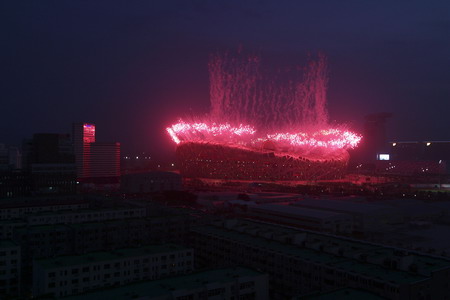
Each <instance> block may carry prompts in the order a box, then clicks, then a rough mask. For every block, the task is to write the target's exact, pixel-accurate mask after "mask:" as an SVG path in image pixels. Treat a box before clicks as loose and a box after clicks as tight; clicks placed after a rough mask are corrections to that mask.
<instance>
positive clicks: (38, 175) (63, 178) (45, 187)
mask: <svg viewBox="0 0 450 300" xmlns="http://www.w3.org/2000/svg"><path fill="white" fill-rule="evenodd" d="M23 154H24V155H23V159H24V160H23V162H24V163H23V168H24V171H25V173H26V174H27V176H28V177H29V180H30V183H31V192H32V193H33V194H73V193H75V192H76V168H75V160H74V154H73V148H72V143H71V140H70V135H69V134H58V133H36V134H34V135H33V138H32V139H27V140H25V141H24V143H23Z"/></svg>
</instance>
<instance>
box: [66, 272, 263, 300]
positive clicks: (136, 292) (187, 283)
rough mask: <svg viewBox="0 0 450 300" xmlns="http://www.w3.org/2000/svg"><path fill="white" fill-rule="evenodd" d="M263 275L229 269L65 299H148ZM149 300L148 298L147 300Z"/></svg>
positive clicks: (131, 285)
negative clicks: (239, 278)
mask: <svg viewBox="0 0 450 300" xmlns="http://www.w3.org/2000/svg"><path fill="white" fill-rule="evenodd" d="M262 275H263V273H260V272H256V271H253V270H250V269H247V268H242V267H238V268H227V269H218V270H212V271H204V272H198V273H193V274H189V275H184V276H178V277H170V278H167V279H161V280H154V281H146V282H140V283H134V284H130V285H126V286H122V287H117V288H110V289H104V290H100V291H95V292H91V293H86V294H83V295H78V296H73V297H68V298H65V299H67V300H98V299H116V300H128V299H138V298H140V297H145V296H147V297H148V298H151V299H152V298H154V297H162V296H164V295H168V296H169V295H172V293H173V292H174V291H190V290H194V289H199V288H201V287H203V286H205V285H207V284H211V283H216V282H219V283H227V282H235V281H236V278H238V277H254V276H262ZM146 299H147V298H146Z"/></svg>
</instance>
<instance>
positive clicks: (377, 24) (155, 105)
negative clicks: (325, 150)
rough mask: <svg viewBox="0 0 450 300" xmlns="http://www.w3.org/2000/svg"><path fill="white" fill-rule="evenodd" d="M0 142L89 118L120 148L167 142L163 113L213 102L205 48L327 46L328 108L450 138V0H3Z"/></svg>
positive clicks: (356, 124)
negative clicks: (384, 116)
mask: <svg viewBox="0 0 450 300" xmlns="http://www.w3.org/2000/svg"><path fill="white" fill-rule="evenodd" d="M0 11H1V21H0V22H1V29H0V30H1V49H0V52H1V69H0V70H1V78H0V79H1V80H0V82H1V83H0V84H1V94H0V97H1V112H2V113H1V118H0V128H1V135H0V143H2V142H3V143H10V144H20V143H21V141H22V139H23V138H25V137H31V135H32V134H33V133H36V132H60V133H65V132H67V133H69V132H70V124H71V123H72V122H74V121H78V122H81V121H86V122H93V123H95V124H97V135H98V139H99V140H101V141H119V142H121V143H122V147H123V148H122V149H123V152H124V153H132V152H137V151H147V152H151V153H152V154H154V155H161V154H163V153H170V152H173V151H174V146H173V145H172V143H171V141H170V139H169V137H168V136H167V135H166V133H165V130H164V129H165V127H166V126H167V125H170V124H171V122H173V121H176V120H177V119H178V118H179V117H182V116H185V115H192V114H194V115H195V114H202V113H205V112H207V111H208V110H209V81H208V70H207V63H208V58H209V55H210V54H211V53H214V52H217V51H227V50H233V49H237V48H238V47H243V48H245V49H247V50H248V51H250V52H255V53H259V54H260V55H261V56H262V59H263V61H264V60H267V62H268V63H269V64H274V65H299V64H303V63H304V62H305V60H306V58H307V56H308V54H309V53H313V54H314V53H317V52H318V51H322V52H323V53H325V54H326V55H327V56H328V62H329V69H330V81H329V94H328V103H329V111H330V116H331V120H336V121H337V122H339V123H347V124H349V125H350V126H351V127H352V128H353V129H355V130H357V131H358V130H361V124H362V119H363V116H364V115H365V114H368V113H376V112H391V113H393V118H392V119H391V120H390V121H389V122H388V137H389V138H390V139H397V140H450V131H449V128H450V126H449V125H450V121H449V110H450V1H360V0H358V1H338V0H336V1H312V0H311V1H244V0H241V1H230V0H217V1H186V0H180V1H115V0H105V1H94V0H86V1H84V0H83V1H81V0H79V1H60V0H57V1H12V0H11V1H2V4H0Z"/></svg>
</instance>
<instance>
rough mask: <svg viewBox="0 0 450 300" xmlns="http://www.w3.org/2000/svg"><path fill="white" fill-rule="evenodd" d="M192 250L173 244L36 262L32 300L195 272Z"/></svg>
mask: <svg viewBox="0 0 450 300" xmlns="http://www.w3.org/2000/svg"><path fill="white" fill-rule="evenodd" d="M193 263H194V256H193V250H192V249H189V248H185V247H181V246H177V245H173V244H167V245H160V246H143V247H139V248H126V249H119V250H114V251H110V252H94V253H88V254H86V255H80V256H66V257H59V258H50V259H42V260H36V261H35V262H34V265H33V296H39V295H48V294H50V295H53V296H56V297H62V296H69V295H76V294H80V293H84V292H88V291H91V290H95V289H100V288H105V287H111V286H121V285H124V284H128V283H132V282H136V281H142V280H155V279H159V278H163V277H167V276H174V275H182V274H187V273H190V272H192V270H193Z"/></svg>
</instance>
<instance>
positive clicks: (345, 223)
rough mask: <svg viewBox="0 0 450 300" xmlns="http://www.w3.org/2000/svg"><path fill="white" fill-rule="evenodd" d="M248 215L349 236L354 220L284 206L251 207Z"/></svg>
mask: <svg viewBox="0 0 450 300" xmlns="http://www.w3.org/2000/svg"><path fill="white" fill-rule="evenodd" d="M247 211H248V215H249V216H250V217H252V218H256V219H259V220H263V221H268V222H272V223H277V224H284V225H289V226H294V227H301V228H306V229H311V230H317V231H323V232H330V233H340V234H349V233H351V232H352V230H353V220H352V217H351V216H350V215H348V214H343V213H338V212H332V211H323V210H318V209H311V208H304V207H296V206H291V205H283V204H260V205H249V206H248V210H247Z"/></svg>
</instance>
